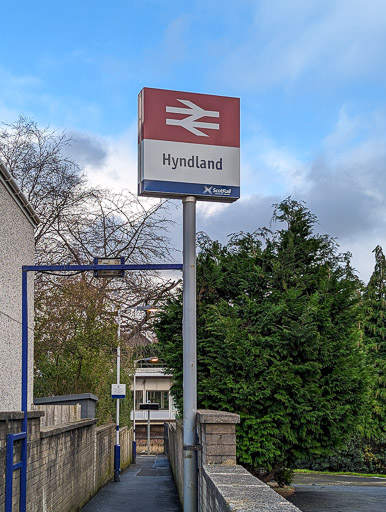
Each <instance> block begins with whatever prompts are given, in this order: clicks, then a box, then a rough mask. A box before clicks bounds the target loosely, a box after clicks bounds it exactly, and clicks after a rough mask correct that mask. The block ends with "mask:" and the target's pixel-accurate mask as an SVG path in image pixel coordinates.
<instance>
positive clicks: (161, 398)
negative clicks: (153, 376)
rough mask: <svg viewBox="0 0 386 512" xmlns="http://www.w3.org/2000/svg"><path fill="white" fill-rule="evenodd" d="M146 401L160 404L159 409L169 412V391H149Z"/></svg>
mask: <svg viewBox="0 0 386 512" xmlns="http://www.w3.org/2000/svg"><path fill="white" fill-rule="evenodd" d="M146 401H147V402H151V403H152V404H159V408H160V409H163V410H165V409H166V410H169V391H147V392H146Z"/></svg>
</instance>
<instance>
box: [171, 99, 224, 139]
mask: <svg viewBox="0 0 386 512" xmlns="http://www.w3.org/2000/svg"><path fill="white" fill-rule="evenodd" d="M177 101H179V102H180V103H182V104H183V105H186V106H185V107H170V106H167V107H166V112H168V113H170V114H186V116H187V117H184V118H183V119H169V118H166V124H168V125H172V126H181V127H182V128H185V130H188V131H189V132H191V133H193V135H197V137H209V135H208V134H206V133H204V132H202V131H201V130H198V128H205V129H207V130H219V129H220V125H219V124H218V123H208V122H203V121H198V119H201V118H202V117H220V112H216V111H215V110H204V109H203V108H201V107H199V106H198V105H196V104H195V103H193V102H192V101H189V100H177Z"/></svg>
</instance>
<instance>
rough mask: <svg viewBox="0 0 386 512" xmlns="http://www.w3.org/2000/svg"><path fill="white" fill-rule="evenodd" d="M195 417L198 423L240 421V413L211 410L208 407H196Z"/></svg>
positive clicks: (233, 422) (234, 422)
mask: <svg viewBox="0 0 386 512" xmlns="http://www.w3.org/2000/svg"><path fill="white" fill-rule="evenodd" d="M197 419H198V421H199V423H232V424H236V423H240V415H239V414H235V413H233V412H226V411H212V410H210V409H198V411H197Z"/></svg>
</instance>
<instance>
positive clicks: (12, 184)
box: [0, 161, 40, 228]
mask: <svg viewBox="0 0 386 512" xmlns="http://www.w3.org/2000/svg"><path fill="white" fill-rule="evenodd" d="M0 183H2V184H3V185H4V187H5V188H6V189H7V190H8V192H9V193H10V194H11V196H12V197H13V198H14V200H15V201H16V203H17V205H18V206H19V207H20V209H21V210H22V212H23V213H24V215H25V216H26V217H27V219H28V220H29V221H30V223H31V224H32V225H33V227H34V228H36V226H37V225H38V224H39V222H40V220H39V217H38V216H37V214H36V212H35V210H34V209H33V208H32V206H31V205H30V203H29V202H28V200H27V198H26V197H25V195H24V194H23V192H22V191H21V190H20V188H19V186H18V185H17V183H16V181H15V180H14V179H13V178H12V176H11V174H10V173H9V171H8V170H7V168H6V167H5V165H4V164H3V163H2V162H1V161H0Z"/></svg>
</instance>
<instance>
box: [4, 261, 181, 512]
mask: <svg viewBox="0 0 386 512" xmlns="http://www.w3.org/2000/svg"><path fill="white" fill-rule="evenodd" d="M118 269H119V270H121V271H122V273H124V271H125V270H182V269H183V265H182V264H180V263H160V264H146V265H125V264H121V265H97V264H95V263H94V264H93V265H24V266H23V267H22V292H21V293H22V371H21V374H22V377H21V410H22V412H23V413H24V416H23V421H22V431H21V432H19V433H17V434H8V435H7V455H6V458H7V467H6V483H5V512H12V483H13V472H14V471H16V470H17V469H20V507H19V511H20V512H26V506H27V437H28V422H27V407H28V280H27V278H28V272H50V271H51V272H87V271H93V272H94V273H95V272H96V271H98V270H118ZM15 441H22V447H21V461H20V462H18V463H16V464H14V463H13V445H14V442H15ZM115 457H116V458H117V460H119V458H120V457H119V455H118V454H117V453H116V454H115Z"/></svg>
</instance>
